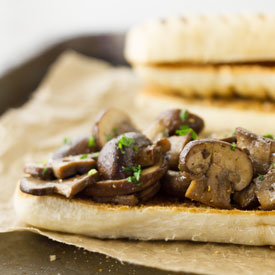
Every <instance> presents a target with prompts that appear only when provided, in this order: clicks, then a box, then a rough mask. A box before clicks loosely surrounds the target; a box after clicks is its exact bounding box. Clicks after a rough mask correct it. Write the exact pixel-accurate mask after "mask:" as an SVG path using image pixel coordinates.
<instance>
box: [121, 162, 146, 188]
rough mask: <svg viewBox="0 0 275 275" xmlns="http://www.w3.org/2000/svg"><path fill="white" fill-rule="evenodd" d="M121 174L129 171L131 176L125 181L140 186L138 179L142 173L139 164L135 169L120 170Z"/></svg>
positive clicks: (124, 168) (125, 168)
mask: <svg viewBox="0 0 275 275" xmlns="http://www.w3.org/2000/svg"><path fill="white" fill-rule="evenodd" d="M122 171H123V172H127V171H130V172H132V173H133V175H132V176H129V177H128V178H127V181H128V182H134V183H135V184H136V185H137V186H140V185H141V183H140V184H138V183H139V181H140V178H141V173H142V169H141V165H140V164H139V165H138V166H137V167H123V169H122Z"/></svg>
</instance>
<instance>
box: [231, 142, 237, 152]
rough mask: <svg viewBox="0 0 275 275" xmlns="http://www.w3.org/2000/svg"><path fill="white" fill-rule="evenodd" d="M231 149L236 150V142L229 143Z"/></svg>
mask: <svg viewBox="0 0 275 275" xmlns="http://www.w3.org/2000/svg"><path fill="white" fill-rule="evenodd" d="M231 150H232V151H235V150H236V144H235V143H233V144H232V145H231Z"/></svg>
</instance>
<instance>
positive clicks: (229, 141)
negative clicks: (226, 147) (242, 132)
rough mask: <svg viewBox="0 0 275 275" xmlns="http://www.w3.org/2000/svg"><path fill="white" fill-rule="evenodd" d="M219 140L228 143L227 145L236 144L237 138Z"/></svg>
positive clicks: (230, 137)
mask: <svg viewBox="0 0 275 275" xmlns="http://www.w3.org/2000/svg"><path fill="white" fill-rule="evenodd" d="M220 140H221V141H225V142H228V143H236V142H237V137H236V136H229V137H225V138H221V139H220Z"/></svg>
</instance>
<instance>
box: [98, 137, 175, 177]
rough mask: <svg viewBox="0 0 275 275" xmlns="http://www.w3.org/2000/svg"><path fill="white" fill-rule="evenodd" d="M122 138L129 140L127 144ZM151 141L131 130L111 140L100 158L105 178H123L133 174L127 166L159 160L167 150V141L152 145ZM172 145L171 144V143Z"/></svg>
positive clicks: (100, 167) (100, 168)
mask: <svg viewBox="0 0 275 275" xmlns="http://www.w3.org/2000/svg"><path fill="white" fill-rule="evenodd" d="M122 140H128V142H129V141H130V143H129V144H128V145H127V146H124V145H122V144H123V143H122V142H121V141H122ZM151 145H152V143H151V141H150V140H149V139H148V138H146V137H145V136H144V135H142V134H139V133H135V132H131V133H125V134H123V135H121V136H119V137H117V138H114V139H112V140H110V141H109V142H108V143H106V144H105V146H104V147H103V148H102V150H101V152H100V156H99V158H98V169H99V172H100V174H101V175H102V176H103V177H104V179H111V180H116V179H123V178H126V177H128V176H130V175H131V172H129V171H126V170H127V169H126V170H125V168H126V167H136V166H137V165H141V166H142V167H143V166H150V165H152V164H154V163H153V162H154V161H158V159H159V157H160V155H161V156H162V155H163V153H162V152H163V151H165V150H167V148H168V145H167V142H165V141H162V142H158V143H157V144H156V145H155V146H151ZM169 145H170V144H169Z"/></svg>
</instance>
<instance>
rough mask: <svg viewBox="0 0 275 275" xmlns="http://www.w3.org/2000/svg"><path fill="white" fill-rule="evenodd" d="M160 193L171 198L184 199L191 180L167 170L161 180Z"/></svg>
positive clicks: (177, 172) (176, 172) (179, 173)
mask: <svg viewBox="0 0 275 275" xmlns="http://www.w3.org/2000/svg"><path fill="white" fill-rule="evenodd" d="M161 182H162V187H161V189H162V193H164V194H166V195H171V196H173V197H178V198H185V193H186V190H187V189H188V187H189V185H190V183H191V180H190V179H188V178H186V177H185V176H183V175H182V173H181V172H179V171H172V170H168V171H167V173H166V174H165V176H164V177H163V178H162V179H161Z"/></svg>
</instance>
